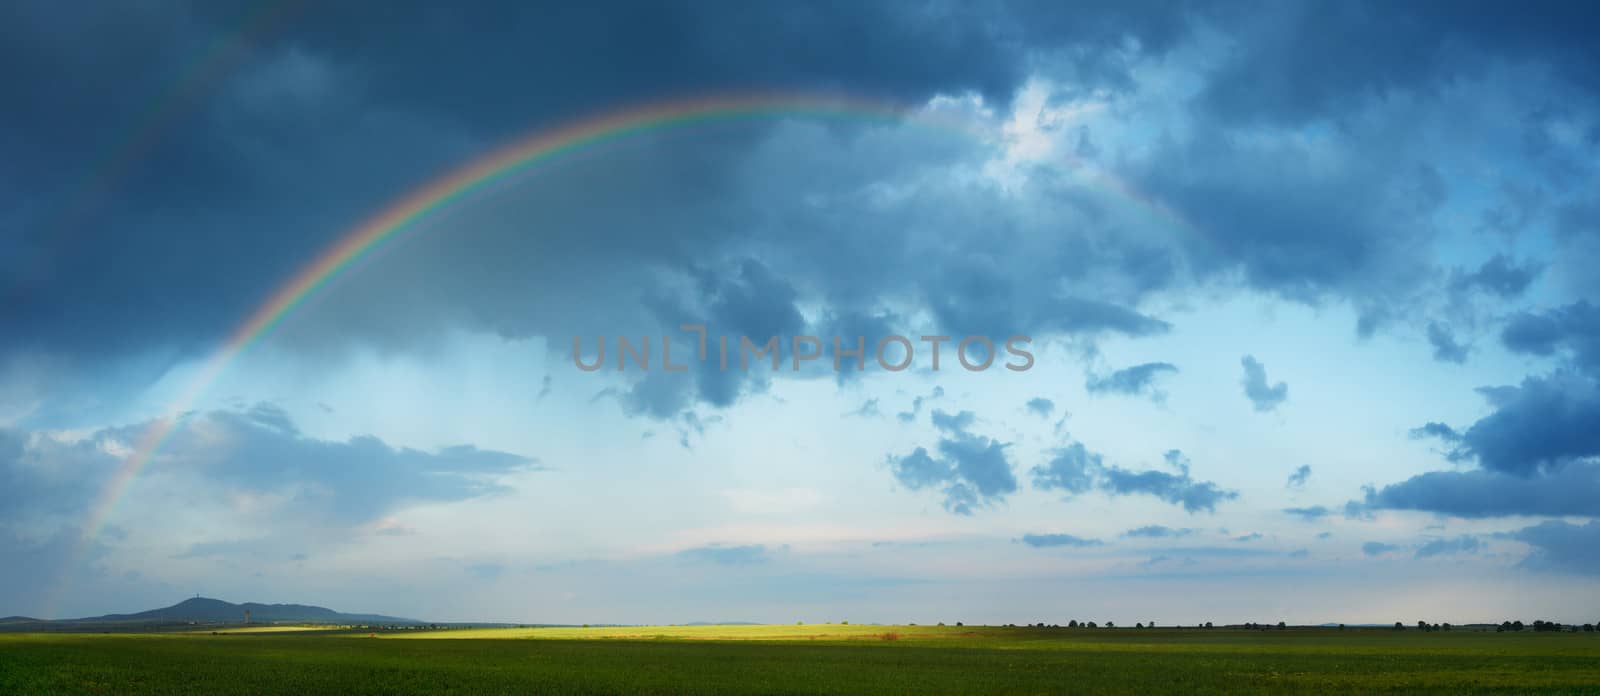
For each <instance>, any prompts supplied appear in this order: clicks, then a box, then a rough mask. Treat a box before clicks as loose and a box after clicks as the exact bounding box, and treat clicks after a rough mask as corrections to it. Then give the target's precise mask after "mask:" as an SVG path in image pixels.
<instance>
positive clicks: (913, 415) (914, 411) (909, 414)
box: [895, 386, 944, 423]
mask: <svg viewBox="0 0 1600 696" xmlns="http://www.w3.org/2000/svg"><path fill="white" fill-rule="evenodd" d="M942 397H944V387H938V386H936V387H934V388H933V392H932V393H930V394H928V395H927V396H918V397H916V398H914V399H912V400H911V410H910V411H901V412H900V413H898V414H895V417H896V418H898V419H899V420H900V422H901V423H910V422H911V421H914V420H916V419H917V416H919V415H921V414H922V405H923V403H924V402H927V401H933V400H936V399H939V398H942Z"/></svg>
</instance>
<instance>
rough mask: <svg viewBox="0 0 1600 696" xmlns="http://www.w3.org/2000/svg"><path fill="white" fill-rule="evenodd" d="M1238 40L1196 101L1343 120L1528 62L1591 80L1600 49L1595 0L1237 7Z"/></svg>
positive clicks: (1247, 114) (1236, 114) (1234, 111)
mask: <svg viewBox="0 0 1600 696" xmlns="http://www.w3.org/2000/svg"><path fill="white" fill-rule="evenodd" d="M1231 9H1232V10H1233V14H1230V15H1229V16H1230V17H1231V18H1232V20H1233V21H1232V22H1231V23H1230V24H1231V26H1232V28H1233V34H1234V36H1235V37H1236V39H1237V40H1238V41H1239V42H1240V43H1239V44H1238V50H1234V51H1230V52H1229V53H1228V54H1227V60H1226V62H1225V63H1224V64H1223V65H1222V66H1221V67H1220V69H1219V70H1217V72H1216V73H1215V75H1214V76H1213V77H1212V79H1211V81H1210V83H1209V84H1208V85H1207V86H1206V87H1205V89H1204V91H1203V93H1202V95H1201V99H1200V102H1201V103H1202V104H1203V105H1204V106H1205V107H1206V108H1207V109H1208V110H1210V111H1211V112H1213V113H1214V114H1216V116H1217V117H1219V118H1225V119H1228V120H1230V121H1233V122H1256V123H1275V124H1284V123H1296V122H1304V121H1308V120H1316V119H1327V118H1336V117H1338V116H1340V115H1342V114H1345V113H1347V112H1349V111H1352V110H1356V109H1360V108H1361V107H1363V106H1366V105H1368V104H1370V103H1371V102H1374V101H1377V100H1382V99H1384V98H1387V97H1392V96H1396V95H1401V94H1411V95H1416V96H1420V97H1428V96H1432V95H1433V94H1434V93H1436V92H1438V91H1439V90H1442V89H1444V88H1445V87H1446V86H1448V85H1450V84H1452V83H1454V82H1456V81H1457V80H1461V79H1464V78H1469V77H1474V76H1477V75H1481V74H1483V73H1484V72H1485V71H1487V70H1488V69H1490V68H1492V67H1496V66H1498V65H1503V64H1505V63H1516V62H1523V61H1530V62H1534V63H1537V64H1541V65H1542V67H1547V68H1551V69H1553V70H1555V71H1556V72H1557V73H1559V74H1560V75H1561V76H1562V77H1564V78H1567V79H1572V80H1575V81H1576V82H1578V83H1579V84H1582V85H1584V86H1585V87H1588V88H1590V89H1592V88H1594V87H1595V86H1596V82H1597V80H1596V78H1595V77H1594V73H1593V72H1592V71H1590V70H1589V68H1590V67H1591V66H1594V65H1596V64H1597V63H1600V51H1597V50H1596V49H1595V47H1594V43H1593V41H1590V40H1589V37H1588V36H1587V35H1586V32H1585V29H1584V28H1585V27H1589V26H1593V24H1594V22H1596V21H1600V12H1597V11H1596V9H1595V6H1594V5H1592V4H1590V3H1582V2H1564V1H1562V0H1544V1H1540V2H1532V3H1527V4H1522V5H1510V4H1507V3H1503V2H1495V1H1494V0H1469V1H1466V2H1450V3H1428V2H1419V3H1404V4H1397V3H1389V2H1379V1H1375V0H1374V1H1357V2H1338V1H1312V2H1296V3H1273V2H1266V3H1258V4H1254V5H1237V6H1231Z"/></svg>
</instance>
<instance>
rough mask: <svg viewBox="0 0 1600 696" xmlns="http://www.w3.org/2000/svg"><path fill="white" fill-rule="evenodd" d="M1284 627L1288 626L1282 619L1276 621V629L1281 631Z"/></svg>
mask: <svg viewBox="0 0 1600 696" xmlns="http://www.w3.org/2000/svg"><path fill="white" fill-rule="evenodd" d="M1286 628H1288V625H1286V624H1284V623H1283V622H1282V621H1279V622H1278V630H1280V631H1282V630H1283V629H1286Z"/></svg>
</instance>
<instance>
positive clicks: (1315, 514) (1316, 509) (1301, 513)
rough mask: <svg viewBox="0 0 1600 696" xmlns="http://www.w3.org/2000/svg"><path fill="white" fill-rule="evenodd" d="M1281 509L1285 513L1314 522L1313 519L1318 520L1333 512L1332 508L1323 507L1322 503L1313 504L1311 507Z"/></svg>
mask: <svg viewBox="0 0 1600 696" xmlns="http://www.w3.org/2000/svg"><path fill="white" fill-rule="evenodd" d="M1283 511H1284V512H1285V513H1287V514H1290V515H1294V516H1296V517H1299V518H1300V519H1302V520H1305V521H1307V522H1315V521H1317V520H1320V519H1322V518H1324V517H1327V516H1328V515H1331V514H1333V511H1332V510H1329V509H1328V508H1327V507H1324V506H1322V505H1313V506H1311V507H1292V508H1284V509H1283Z"/></svg>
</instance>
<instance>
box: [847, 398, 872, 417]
mask: <svg viewBox="0 0 1600 696" xmlns="http://www.w3.org/2000/svg"><path fill="white" fill-rule="evenodd" d="M845 415H847V416H856V417H857V418H877V417H878V416H879V415H881V414H879V413H878V400H877V399H876V398H872V399H867V400H866V401H863V402H861V406H859V407H858V408H856V410H854V411H851V412H849V413H847V414H845Z"/></svg>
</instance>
